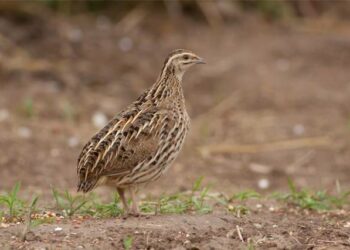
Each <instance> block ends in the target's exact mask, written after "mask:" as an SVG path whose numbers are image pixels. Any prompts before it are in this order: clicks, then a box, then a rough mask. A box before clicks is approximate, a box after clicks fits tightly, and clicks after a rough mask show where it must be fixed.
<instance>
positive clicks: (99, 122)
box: [92, 111, 108, 128]
mask: <svg viewBox="0 0 350 250" xmlns="http://www.w3.org/2000/svg"><path fill="white" fill-rule="evenodd" d="M107 122H108V119H107V116H106V115H105V114H104V113H102V112H100V111H97V112H95V113H94V114H93V115H92V124H93V125H94V126H95V127H96V128H103V127H104V126H105V125H106V123H107Z"/></svg>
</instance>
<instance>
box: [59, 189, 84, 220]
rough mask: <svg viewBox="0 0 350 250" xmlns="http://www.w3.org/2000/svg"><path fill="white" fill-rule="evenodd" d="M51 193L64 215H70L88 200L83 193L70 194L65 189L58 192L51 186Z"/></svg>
mask: <svg viewBox="0 0 350 250" xmlns="http://www.w3.org/2000/svg"><path fill="white" fill-rule="evenodd" d="M52 194H53V197H54V199H55V202H56V207H57V208H58V209H60V210H62V211H63V215H64V216H68V217H72V216H73V215H74V214H75V213H77V212H78V211H79V210H81V209H82V208H83V206H84V205H85V204H86V203H87V202H88V200H87V199H86V198H85V197H84V196H83V195H72V194H71V193H69V192H68V191H67V190H66V191H64V192H63V193H60V192H59V191H57V190H56V189H54V188H53V189H52Z"/></svg>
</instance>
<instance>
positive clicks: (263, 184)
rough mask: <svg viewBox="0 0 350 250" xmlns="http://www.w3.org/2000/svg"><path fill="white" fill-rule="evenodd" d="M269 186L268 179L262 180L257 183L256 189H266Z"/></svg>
mask: <svg viewBox="0 0 350 250" xmlns="http://www.w3.org/2000/svg"><path fill="white" fill-rule="evenodd" d="M269 186H270V181H269V180H268V179H265V178H263V179H260V180H259V181H258V187H259V188H260V189H267V188H268V187H269Z"/></svg>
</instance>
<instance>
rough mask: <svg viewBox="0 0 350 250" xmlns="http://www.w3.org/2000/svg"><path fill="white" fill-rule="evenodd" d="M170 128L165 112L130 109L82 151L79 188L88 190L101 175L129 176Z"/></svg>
mask: <svg viewBox="0 0 350 250" xmlns="http://www.w3.org/2000/svg"><path fill="white" fill-rule="evenodd" d="M168 125H169V118H168V115H167V111H166V110H161V109H159V108H156V107H152V108H146V109H140V110H138V109H131V110H128V111H126V112H123V113H122V114H121V115H119V117H116V118H114V119H113V120H112V121H111V122H110V123H109V124H107V125H106V127H105V128H103V129H102V130H101V131H100V132H99V133H98V134H96V135H95V136H94V137H93V138H92V139H91V140H90V142H89V143H87V145H86V146H85V147H84V148H83V150H82V152H81V154H80V156H79V159H78V174H79V176H80V184H79V187H78V189H79V190H83V191H85V190H86V191H89V190H91V189H92V188H93V187H94V186H95V184H96V182H97V181H98V179H99V178H100V177H102V176H121V175H126V174H128V173H130V171H131V170H132V169H133V168H134V167H135V166H137V164H138V163H140V162H142V161H145V160H146V159H147V158H148V157H149V156H150V155H152V153H154V152H155V151H156V150H157V148H158V145H159V138H160V136H161V135H160V134H161V131H164V128H165V127H164V126H168Z"/></svg>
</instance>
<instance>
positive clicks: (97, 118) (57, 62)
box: [0, 0, 350, 194]
mask: <svg viewBox="0 0 350 250" xmlns="http://www.w3.org/2000/svg"><path fill="white" fill-rule="evenodd" d="M176 48H186V49H190V50H192V51H194V52H195V53H197V54H198V55H200V56H202V57H204V58H205V59H206V61H207V64H206V65H205V66H203V67H197V68H195V69H193V70H191V72H188V73H187V75H186V76H185V79H184V91H185V96H186V99H187V106H188V110H189V113H190V116H191V118H192V130H191V132H190V136H189V138H188V140H187V143H186V146H185V150H184V152H183V153H182V154H181V156H180V158H179V159H178V160H177V161H176V163H175V164H174V166H173V167H172V168H171V169H170V171H169V172H168V174H167V175H166V176H165V177H163V178H162V179H161V180H160V181H158V182H156V183H154V184H151V185H150V186H149V188H150V190H152V194H159V193H162V192H164V191H165V190H166V191H165V192H169V193H170V192H173V191H177V190H183V189H187V188H189V187H191V185H192V183H193V182H194V180H195V179H196V178H198V177H199V176H203V177H204V178H205V179H204V180H205V182H206V183H211V184H212V189H213V190H216V191H220V192H226V193H232V192H235V191H237V190H242V189H248V188H251V189H257V190H259V191H262V192H263V191H268V192H270V191H280V190H285V189H287V188H288V187H287V179H288V178H291V179H293V180H294V181H295V183H296V184H297V185H298V186H302V187H309V188H318V189H326V190H329V191H334V190H335V189H336V187H338V189H339V188H342V189H345V190H346V189H348V188H349V187H350V185H349V183H350V166H349V164H350V153H349V150H350V77H349V69H350V2H349V1H312V0H305V1H297V0H295V1H267V0H262V1H257V0H256V1H253V0H251V1H248V0H247V1H246V0H242V1H224V0H223V1H190V0H188V1H185V0H184V1H155V2H136V1H57V0H42V1H35V2H30V1H29V2H28V1H26V2H24V1H7V2H6V1H3V2H1V4H0V131H1V132H0V150H1V154H0V176H1V177H2V178H1V181H0V189H1V190H4V189H9V188H10V187H12V186H13V185H14V183H15V182H16V181H21V183H22V185H23V186H24V187H25V189H26V192H28V193H30V192H32V191H36V192H42V193H44V194H45V193H49V192H50V186H51V185H52V186H55V187H58V188H66V189H68V190H75V186H76V159H77V156H78V154H79V152H80V149H81V148H82V146H83V145H84V143H85V142H86V141H87V140H88V139H89V138H90V136H92V134H94V133H95V132H96V131H97V130H98V129H99V128H100V127H101V126H102V125H103V124H104V123H106V122H107V120H108V119H110V118H112V117H113V116H114V115H115V114H116V113H118V112H119V111H120V110H121V109H122V108H124V107H125V106H126V105H127V104H129V103H130V102H132V101H133V100H134V99H136V98H137V97H138V95H140V94H141V93H142V92H143V90H144V89H146V88H148V87H150V86H151V85H152V84H153V82H154V81H155V79H156V77H157V74H158V73H159V71H160V69H161V66H162V63H163V60H164V58H165V57H166V56H167V54H168V53H169V52H170V51H171V50H173V49H176Z"/></svg>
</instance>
